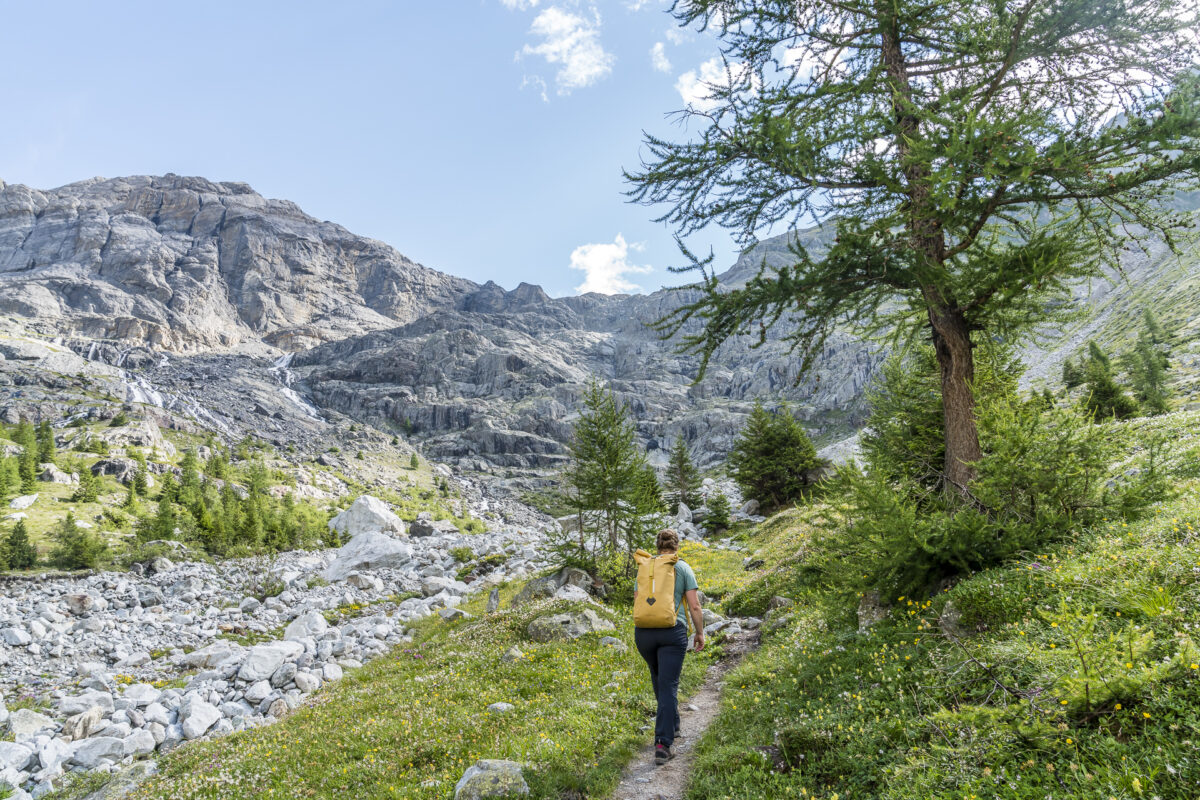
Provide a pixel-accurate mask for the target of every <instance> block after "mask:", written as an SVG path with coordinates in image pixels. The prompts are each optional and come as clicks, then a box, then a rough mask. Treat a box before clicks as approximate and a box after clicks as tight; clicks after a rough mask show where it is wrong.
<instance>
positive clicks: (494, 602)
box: [487, 587, 500, 614]
mask: <svg viewBox="0 0 1200 800" xmlns="http://www.w3.org/2000/svg"><path fill="white" fill-rule="evenodd" d="M499 608H500V588H499V587H495V588H493V589H492V591H491V592H490V593H489V594H488V601H487V613H488V614H494V613H496V611H497V610H499Z"/></svg>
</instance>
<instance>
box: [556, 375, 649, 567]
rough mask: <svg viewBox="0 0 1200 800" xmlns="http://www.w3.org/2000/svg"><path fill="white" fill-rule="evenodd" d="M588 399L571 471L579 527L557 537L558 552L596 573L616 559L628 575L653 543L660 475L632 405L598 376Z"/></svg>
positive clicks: (572, 500)
mask: <svg viewBox="0 0 1200 800" xmlns="http://www.w3.org/2000/svg"><path fill="white" fill-rule="evenodd" d="M582 401H583V409H582V411H581V413H580V416H579V420H578V421H577V422H576V423H575V431H574V434H573V435H572V438H571V443H570V451H571V464H570V466H569V467H568V468H567V471H566V475H565V479H566V484H567V486H568V487H569V489H568V491H569V494H568V497H569V498H570V504H571V506H572V508H573V510H574V512H575V516H576V520H577V524H578V531H573V532H572V533H571V534H570V535H569V536H568V537H566V538H564V539H563V540H561V541H559V542H557V543H556V545H555V551H556V553H557V555H558V558H559V559H560V560H561V561H562V562H563V563H564V564H567V565H570V566H576V567H581V568H583V569H586V570H588V571H589V572H591V573H592V574H596V572H597V571H598V567H599V566H600V564H601V563H602V562H611V561H614V560H615V561H616V562H617V567H616V572H617V573H624V574H628V573H629V572H630V570H631V568H632V565H633V560H632V556H633V552H634V551H635V550H637V548H639V547H644V546H646V545H647V544H649V541H650V538H651V535H652V531H653V528H654V527H655V525H656V524H657V520H656V519H655V517H654V514H655V512H656V511H658V510H659V509H660V508H661V503H662V501H661V497H660V496H659V494H658V488H657V480H653V481H652V480H651V479H653V477H654V476H653V472H652V471H651V470H649V469H648V466H647V464H646V457H645V454H644V453H642V451H641V449H640V448H639V447H638V445H637V438H636V435H635V432H634V427H633V422H632V421H631V420H630V419H629V412H628V408H627V407H626V406H625V405H624V404H623V403H619V402H618V401H617V399H616V397H615V396H614V395H613V393H612V392H611V391H610V390H609V389H607V388H605V387H604V386H602V385H601V384H600V383H599V382H598V381H596V380H592V381H590V382H589V383H588V385H587V387H586V388H585V389H584V392H583V398H582Z"/></svg>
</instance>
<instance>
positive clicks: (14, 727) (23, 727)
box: [8, 708, 55, 742]
mask: <svg viewBox="0 0 1200 800" xmlns="http://www.w3.org/2000/svg"><path fill="white" fill-rule="evenodd" d="M54 727H55V725H54V720H52V719H50V717H47V716H46V715H45V714H39V713H38V712H36V711H33V710H31V709H28V708H18V709H17V710H16V711H14V712H12V713H11V714H9V715H8V732H9V733H10V734H12V737H13V739H14V740H15V741H17V742H25V741H28V740H30V739H32V738H33V737H34V736H36V735H37V734H38V733H40V732H41V731H44V730H46V729H53V728H54Z"/></svg>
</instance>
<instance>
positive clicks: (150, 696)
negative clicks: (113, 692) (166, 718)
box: [123, 683, 162, 708]
mask: <svg viewBox="0 0 1200 800" xmlns="http://www.w3.org/2000/svg"><path fill="white" fill-rule="evenodd" d="M123 696H124V698H125V699H126V700H129V701H131V702H132V703H133V704H134V705H135V706H136V707H137V708H145V707H146V706H148V705H150V704H151V703H157V702H158V699H159V698H160V697H162V692H161V691H160V690H158V689H156V688H154V687H153V686H151V685H150V684H148V683H135V684H133V685H132V686H129V687H127V688H126V689H125V694H124V695H123Z"/></svg>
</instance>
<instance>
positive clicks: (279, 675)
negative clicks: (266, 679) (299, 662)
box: [271, 662, 296, 689]
mask: <svg viewBox="0 0 1200 800" xmlns="http://www.w3.org/2000/svg"><path fill="white" fill-rule="evenodd" d="M294 677H296V665H295V664H293V663H291V662H285V663H283V664H281V665H280V667H279V669H277V670H275V671H274V672H273V673H271V686H273V687H275V688H276V689H282V688H284V687H285V686H287V685H288V684H289V683H291V682H292V678H294Z"/></svg>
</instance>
